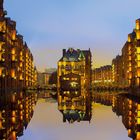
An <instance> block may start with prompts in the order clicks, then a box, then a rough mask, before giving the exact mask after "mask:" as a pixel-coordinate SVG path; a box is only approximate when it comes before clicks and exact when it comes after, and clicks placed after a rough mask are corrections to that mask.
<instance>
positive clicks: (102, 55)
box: [4, 0, 140, 70]
mask: <svg viewBox="0 0 140 140" xmlns="http://www.w3.org/2000/svg"><path fill="white" fill-rule="evenodd" d="M139 5H140V1H139V0H135V1H132V0H123V1H122V0H117V1H113V0H39V1H35V0H10V1H8V0H7V1H5V3H4V7H5V9H6V10H7V11H8V16H10V17H11V19H13V20H15V21H16V22H17V30H18V32H19V33H20V34H22V35H23V36H24V40H25V41H26V42H27V44H28V46H29V48H30V49H31V51H32V53H33V55H34V59H35V64H36V66H37V68H38V70H43V69H44V68H48V67H57V61H58V60H59V58H60V57H61V55H62V49H63V48H69V47H74V48H80V49H88V48H91V50H92V55H93V57H92V59H93V67H99V66H101V65H106V64H111V60H112V59H113V58H114V57H115V56H116V55H117V54H120V53H121V48H122V47H123V44H124V43H125V41H126V40H127V34H128V33H130V32H132V30H133V28H134V27H135V20H136V19H137V18H140V8H139Z"/></svg>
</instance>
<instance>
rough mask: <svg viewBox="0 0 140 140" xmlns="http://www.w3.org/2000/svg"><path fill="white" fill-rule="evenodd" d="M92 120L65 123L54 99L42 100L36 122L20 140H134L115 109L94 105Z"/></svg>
mask: <svg viewBox="0 0 140 140" xmlns="http://www.w3.org/2000/svg"><path fill="white" fill-rule="evenodd" d="M92 109H93V110H92V119H91V122H90V123H89V122H88V121H86V122H85V121H84V122H83V121H81V122H74V123H72V124H69V123H68V122H66V123H63V116H62V113H60V111H59V110H58V107H57V103H56V101H55V100H53V99H51V98H50V99H47V100H46V99H40V100H38V102H37V105H36V107H35V111H34V115H33V118H32V119H31V122H30V123H29V125H28V127H27V129H26V130H25V131H24V135H23V136H22V137H20V138H19V140H93V139H94V140H130V138H128V136H127V131H126V129H125V128H124V126H123V124H122V122H121V117H119V118H118V117H117V116H116V115H115V114H114V113H113V112H112V107H111V106H104V105H100V104H93V105H92Z"/></svg>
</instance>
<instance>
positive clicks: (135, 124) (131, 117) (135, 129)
mask: <svg viewBox="0 0 140 140" xmlns="http://www.w3.org/2000/svg"><path fill="white" fill-rule="evenodd" d="M112 110H113V111H114V112H116V114H117V115H118V116H120V115H122V122H123V124H124V126H125V127H126V129H127V130H128V136H129V137H131V138H133V139H134V140H140V100H139V99H138V98H136V97H131V96H130V95H119V96H116V97H113V104H112Z"/></svg>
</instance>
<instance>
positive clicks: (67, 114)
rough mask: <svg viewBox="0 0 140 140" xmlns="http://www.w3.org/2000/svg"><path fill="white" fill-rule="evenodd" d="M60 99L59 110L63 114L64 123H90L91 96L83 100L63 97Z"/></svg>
mask: <svg viewBox="0 0 140 140" xmlns="http://www.w3.org/2000/svg"><path fill="white" fill-rule="evenodd" d="M70 94H71V93H70ZM85 94H88V93H85ZM89 95H90V94H89ZM58 98H59V100H58V109H59V111H60V112H61V113H62V114H63V122H66V121H68V122H69V123H73V122H75V121H77V122H80V121H89V122H90V120H91V117H92V107H91V101H92V100H91V96H87V97H86V98H84V97H83V98H82V97H81V96H79V97H78V96H77V97H67V96H63V95H61V96H59V97H58ZM62 98H63V99H62Z"/></svg>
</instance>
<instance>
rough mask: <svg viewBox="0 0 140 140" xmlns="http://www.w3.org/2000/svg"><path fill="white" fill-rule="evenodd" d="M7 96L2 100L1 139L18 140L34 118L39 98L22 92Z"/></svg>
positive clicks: (0, 100) (0, 114)
mask: <svg viewBox="0 0 140 140" xmlns="http://www.w3.org/2000/svg"><path fill="white" fill-rule="evenodd" d="M6 95H7V96H1V98H0V138H1V139H2V140H4V139H6V140H16V139H17V137H19V136H21V135H23V130H24V128H25V129H26V127H27V125H28V123H29V121H30V120H31V118H32V116H33V110H34V106H35V104H36V101H37V96H36V94H35V93H26V92H22V91H21V92H14V93H6Z"/></svg>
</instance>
